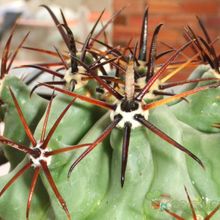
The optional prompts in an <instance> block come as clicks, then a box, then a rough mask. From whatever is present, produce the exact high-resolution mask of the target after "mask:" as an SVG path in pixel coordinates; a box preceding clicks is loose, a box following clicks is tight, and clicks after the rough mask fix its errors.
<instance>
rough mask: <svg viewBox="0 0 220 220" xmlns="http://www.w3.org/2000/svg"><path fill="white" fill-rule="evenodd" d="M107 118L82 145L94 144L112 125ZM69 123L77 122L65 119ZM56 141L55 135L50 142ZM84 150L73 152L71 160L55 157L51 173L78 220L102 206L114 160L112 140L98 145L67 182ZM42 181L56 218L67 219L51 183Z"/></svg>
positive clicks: (92, 129)
mask: <svg viewBox="0 0 220 220" xmlns="http://www.w3.org/2000/svg"><path fill="white" fill-rule="evenodd" d="M108 118H109V115H108V114H107V115H104V116H103V117H102V118H101V119H100V120H99V121H98V122H97V123H96V124H95V125H94V126H93V127H92V128H91V130H89V132H88V133H87V134H86V135H85V136H84V137H83V139H82V140H81V142H80V143H91V142H92V141H94V138H96V137H98V136H99V135H100V134H101V133H102V131H103V129H104V128H105V127H106V125H107V124H108V123H109V119H108ZM64 119H65V118H64ZM66 120H72V122H73V123H74V118H72V119H71V118H66ZM53 139H54V140H56V134H54V136H53V137H52V139H51V142H50V143H55V142H53ZM67 139H68V137H67ZM64 141H65V140H64ZM52 145H53V144H52ZM54 145H55V144H54ZM49 146H50V144H49ZM57 147H60V146H57ZM62 147H63V146H62ZM83 150H84V149H82V150H74V151H73V152H71V155H72V157H69V158H66V157H65V155H63V154H61V155H57V156H54V157H53V159H52V162H51V165H50V171H51V174H52V176H53V178H54V181H55V182H56V185H57V187H58V189H59V191H60V193H61V195H62V196H63V197H64V199H65V201H66V203H67V206H68V208H69V210H70V212H71V216H72V218H73V219H77V220H80V219H82V220H83V219H86V218H87V217H88V216H89V215H90V213H91V212H92V210H94V209H96V208H97V207H98V206H99V205H100V202H101V201H102V198H103V197H104V195H105V193H106V191H107V189H108V187H109V172H110V171H109V164H110V157H111V156H110V155H111V149H110V144H109V139H106V140H105V141H103V142H102V143H101V144H99V146H98V147H97V148H96V149H94V151H92V152H91V153H90V154H89V156H88V157H87V158H85V160H83V161H82V162H81V163H80V164H79V165H78V166H77V167H76V169H75V170H74V172H73V173H72V175H71V177H70V179H67V173H68V170H69V167H70V165H71V164H72V162H73V161H74V159H76V158H77V157H78V156H79V155H80V154H81V153H82V151H83ZM57 161H60V164H58V162H57ZM42 179H43V183H44V184H45V187H46V189H47V190H48V193H49V195H50V201H51V205H52V206H51V207H52V209H53V210H54V213H55V219H65V218H66V217H65V213H64V211H63V210H62V208H61V207H60V205H59V204H58V202H57V200H56V198H55V195H54V194H53V192H52V191H51V190H50V187H49V186H48V182H47V180H46V178H45V177H44V176H43V175H42Z"/></svg>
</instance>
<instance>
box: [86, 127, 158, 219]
mask: <svg viewBox="0 0 220 220" xmlns="http://www.w3.org/2000/svg"><path fill="white" fill-rule="evenodd" d="M111 146H112V150H113V153H112V158H111V173H110V183H109V189H108V191H107V193H106V195H105V197H104V198H103V200H102V201H101V202H100V206H99V207H97V209H96V210H94V212H93V213H92V215H91V216H90V218H87V219H91V220H92V219H97V220H99V219H100V220H101V219H114V220H119V219H128V220H142V219H146V216H145V214H144V199H145V195H146V193H147V192H148V189H149V187H150V185H151V182H152V178H153V174H154V166H153V161H152V154H151V149H150V146H149V143H148V141H147V139H146V129H144V128H143V127H139V128H136V129H134V130H132V132H131V139H130V146H129V156H128V164H127V169H126V177H125V184H124V186H123V188H122V187H121V184H120V177H121V155H122V149H121V146H122V131H121V129H115V130H114V131H113V132H112V134H111Z"/></svg>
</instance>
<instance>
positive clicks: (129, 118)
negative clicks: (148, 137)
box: [110, 102, 149, 129]
mask: <svg viewBox="0 0 220 220" xmlns="http://www.w3.org/2000/svg"><path fill="white" fill-rule="evenodd" d="M121 103H122V102H119V103H118V104H117V107H116V109H115V110H114V111H112V112H111V114H110V118H111V120H112V121H113V120H114V117H115V116H116V115H121V116H122V119H121V120H120V121H119V123H118V124H117V127H118V128H124V125H125V123H126V122H130V123H131V125H132V127H131V128H132V129H134V128H137V127H140V126H141V124H140V122H138V121H136V120H135V119H134V116H135V115H142V116H144V118H145V119H146V120H147V119H148V116H149V111H144V110H143V109H142V106H141V103H138V109H136V110H134V111H131V112H125V111H122V110H121Z"/></svg>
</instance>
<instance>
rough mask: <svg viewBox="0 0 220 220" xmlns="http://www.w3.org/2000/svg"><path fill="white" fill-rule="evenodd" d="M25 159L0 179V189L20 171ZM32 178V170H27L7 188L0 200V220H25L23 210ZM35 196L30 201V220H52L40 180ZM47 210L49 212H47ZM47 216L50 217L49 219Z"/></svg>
mask: <svg viewBox="0 0 220 220" xmlns="http://www.w3.org/2000/svg"><path fill="white" fill-rule="evenodd" d="M26 162H27V158H25V159H24V160H23V161H22V162H21V163H19V165H18V166H17V167H16V168H14V169H13V170H12V171H11V172H10V173H9V174H7V175H6V176H3V177H1V179H0V188H1V189H2V188H3V187H4V185H5V184H6V183H7V182H8V181H9V180H10V179H11V178H12V177H13V176H14V174H15V173H16V172H18V170H19V169H21V168H22V167H23V166H24V165H25V163H26ZM32 176H33V172H32V169H31V170H27V171H26V172H25V173H24V175H22V176H21V177H20V178H18V179H17V181H16V182H15V183H14V184H13V185H12V186H10V187H9V188H8V190H7V191H6V192H5V193H4V194H3V195H2V196H1V199H0V219H2V220H9V219H10V220H18V219H26V217H25V210H26V205H27V198H28V194H29V186H30V184H31V179H32V178H31V177H32ZM35 190H36V191H35V196H34V197H33V201H32V208H31V212H30V219H32V220H45V219H48V220H49V219H53V218H51V217H52V216H53V213H52V211H51V209H49V207H50V202H49V197H48V194H47V191H46V190H45V188H44V186H43V184H42V182H41V180H40V181H39V180H38V183H37V187H36V189H35ZM48 209H49V211H47V210H48ZM49 215H50V216H51V217H49Z"/></svg>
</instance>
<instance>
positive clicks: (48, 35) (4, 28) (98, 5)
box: [0, 0, 220, 63]
mask: <svg viewBox="0 0 220 220" xmlns="http://www.w3.org/2000/svg"><path fill="white" fill-rule="evenodd" d="M41 4H46V5H48V6H50V7H51V9H52V10H53V11H54V13H55V14H56V15H57V16H58V18H61V16H60V12H59V9H60V8H62V10H63V11H64V14H65V16H66V18H67V20H68V24H69V26H70V27H71V29H72V30H73V33H74V35H75V37H76V38H77V39H80V40H81V41H83V39H85V37H86V36H87V34H88V33H89V31H90V29H91V27H92V25H93V24H94V22H95V21H96V19H97V18H98V16H99V14H100V12H101V11H102V10H103V9H105V14H104V16H103V18H102V22H103V23H105V22H106V21H107V20H108V19H109V18H110V17H111V15H112V14H113V13H114V12H117V11H118V10H120V9H121V8H122V7H124V6H127V7H126V9H125V10H123V12H122V13H121V14H120V15H119V16H118V17H117V18H116V20H115V21H114V23H113V25H110V26H109V28H108V29H107V35H108V40H109V42H112V43H113V44H114V45H122V46H124V45H126V44H127V43H128V41H129V40H130V39H131V38H133V39H134V40H135V39H139V34H140V26H141V23H142V16H143V12H144V9H145V7H146V6H149V32H150V34H152V32H153V30H154V28H155V27H156V25H157V24H159V23H163V24H164V27H163V28H162V30H161V33H160V34H159V41H162V42H166V43H167V44H169V45H171V46H173V47H175V48H177V47H179V46H181V45H182V44H183V43H184V42H185V39H184V38H183V36H182V35H183V31H184V27H185V26H186V25H190V26H191V27H192V28H193V30H195V31H196V32H197V31H198V32H199V31H200V30H199V27H198V24H197V20H196V16H199V17H200V18H201V19H202V20H203V21H204V23H205V25H206V26H207V27H208V31H209V33H210V35H211V37H212V38H214V39H215V38H216V37H218V35H219V32H220V26H219V25H220V0H193V1H192V0H148V1H146V0H72V1H71V0H11V1H8V0H0V25H1V26H0V40H1V46H2V45H4V41H5V39H6V38H7V37H8V29H9V28H10V26H12V24H13V22H14V21H15V19H16V18H17V28H16V37H15V39H14V40H13V44H12V47H14V46H15V45H16V44H18V43H19V41H20V40H21V39H22V37H23V36H24V35H25V33H27V32H28V31H31V34H30V36H29V38H28V40H27V42H26V44H25V45H28V46H35V47H36V46H37V47H38V48H44V49H52V48H53V46H54V45H56V46H57V47H60V46H61V47H62V44H63V42H62V39H61V37H60V35H59V33H58V31H57V30H56V28H55V25H54V23H53V22H52V19H51V17H50V16H49V14H48V12H47V11H46V10H45V9H44V8H41V7H39V5H41ZM99 28H101V25H100V26H99ZM99 28H98V29H99ZM98 29H97V31H98ZM160 47H161V48H162V49H163V47H164V45H160ZM166 49H167V48H166ZM1 51H2V50H1ZM45 58H46V57H44V56H43V55H40V56H39V54H38V55H36V53H31V52H28V56H27V51H24V50H22V51H21V53H19V56H18V60H17V62H20V61H21V62H25V63H26V62H29V61H30V60H43V59H45Z"/></svg>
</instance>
